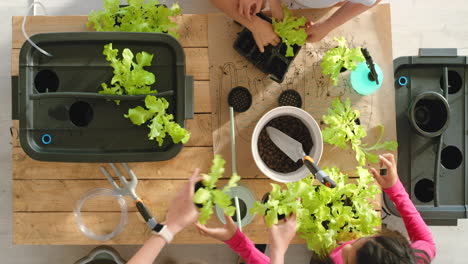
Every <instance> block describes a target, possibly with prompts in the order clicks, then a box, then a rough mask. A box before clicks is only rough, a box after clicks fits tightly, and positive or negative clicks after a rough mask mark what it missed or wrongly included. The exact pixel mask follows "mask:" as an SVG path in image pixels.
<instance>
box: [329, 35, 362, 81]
mask: <svg viewBox="0 0 468 264" xmlns="http://www.w3.org/2000/svg"><path fill="white" fill-rule="evenodd" d="M335 41H336V42H337V43H338V46H337V47H335V48H332V49H330V50H328V51H327V52H326V53H325V56H324V57H323V60H322V63H320V67H321V68H322V73H323V74H324V75H328V74H329V75H330V79H331V80H332V81H333V85H337V84H338V77H339V76H340V71H341V68H343V67H344V68H346V69H348V70H350V71H353V70H355V69H356V67H357V64H358V63H360V62H364V61H365V59H364V56H363V55H362V52H361V48H360V47H357V48H353V49H350V48H348V44H347V42H346V39H345V38H344V37H340V38H335Z"/></svg>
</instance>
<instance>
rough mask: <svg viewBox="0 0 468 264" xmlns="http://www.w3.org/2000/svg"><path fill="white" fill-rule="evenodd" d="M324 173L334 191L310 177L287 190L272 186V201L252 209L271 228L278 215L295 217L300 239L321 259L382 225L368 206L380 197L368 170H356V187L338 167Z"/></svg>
mask: <svg viewBox="0 0 468 264" xmlns="http://www.w3.org/2000/svg"><path fill="white" fill-rule="evenodd" d="M323 169H324V170H325V172H327V173H328V175H330V177H331V178H332V179H333V180H334V181H335V182H336V184H337V185H336V187H335V188H333V189H331V188H328V187H326V186H324V185H318V186H314V185H313V181H314V179H313V177H312V176H311V175H310V176H309V177H307V178H304V179H302V180H300V181H298V182H293V183H288V184H286V187H287V188H286V189H281V187H280V186H279V185H278V184H272V190H271V192H270V193H271V194H270V196H269V200H268V201H267V202H266V203H265V204H262V203H260V202H258V201H257V202H255V204H254V206H253V207H252V209H251V212H252V213H257V214H260V215H262V216H265V222H266V224H267V225H268V226H271V225H273V224H276V223H278V214H285V215H289V214H290V213H295V214H296V216H297V224H296V228H297V232H298V234H299V236H300V237H302V238H304V239H305V240H306V242H307V246H308V248H309V249H310V250H313V251H315V252H316V253H317V254H318V255H319V256H326V255H327V254H329V253H330V251H331V250H333V249H334V248H336V247H337V246H338V245H337V242H338V241H348V240H351V239H356V238H359V237H363V236H369V235H373V234H375V233H376V232H377V231H378V229H377V227H378V226H379V225H380V224H381V220H380V217H379V215H378V213H377V212H376V211H375V210H374V207H373V205H372V203H370V202H369V201H370V200H371V199H375V197H376V195H377V194H379V193H380V188H379V187H378V185H376V184H374V178H373V177H372V175H371V174H370V173H369V172H368V171H367V170H366V169H365V168H363V167H358V168H357V171H356V174H357V175H359V179H358V181H357V183H350V182H349V177H348V176H347V175H346V174H344V173H342V172H341V171H340V170H339V169H338V168H336V167H333V168H323Z"/></svg>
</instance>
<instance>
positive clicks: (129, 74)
mask: <svg viewBox="0 0 468 264" xmlns="http://www.w3.org/2000/svg"><path fill="white" fill-rule="evenodd" d="M102 54H104V55H106V60H107V61H109V62H110V66H111V67H112V68H114V71H113V72H114V77H112V80H111V83H110V85H109V86H108V85H107V84H106V83H101V87H102V91H99V93H100V94H116V95H123V94H127V95H141V94H151V93H156V92H157V91H156V90H151V85H152V84H154V82H155V81H156V78H155V76H154V74H153V73H151V72H149V71H146V70H145V69H143V67H145V66H151V61H152V60H153V55H152V54H149V53H147V52H144V51H142V52H139V53H137V54H136V56H133V52H132V51H131V50H129V49H124V50H123V51H122V58H121V59H120V58H119V57H118V55H119V50H118V49H113V48H112V43H109V44H107V45H105V46H104V51H103V52H102ZM134 58H136V62H135V61H134ZM116 103H117V104H119V101H116Z"/></svg>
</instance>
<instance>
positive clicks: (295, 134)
mask: <svg viewBox="0 0 468 264" xmlns="http://www.w3.org/2000/svg"><path fill="white" fill-rule="evenodd" d="M268 126H272V127H274V128H276V129H279V130H280V131H282V132H283V133H285V134H286V135H288V136H290V137H292V138H294V139H295V140H297V141H299V142H301V143H302V148H303V150H304V152H305V153H310V151H311V149H312V146H313V142H312V137H311V135H310V132H309V130H308V129H307V127H306V126H305V125H304V124H303V123H302V121H301V120H299V119H298V118H296V117H293V116H279V117H277V118H274V119H272V120H271V121H270V122H268V123H267V124H266V125H265V127H263V129H262V131H261V132H260V135H259V137H258V143H257V147H258V152H259V154H260V157H261V158H262V160H263V162H265V164H266V165H267V166H268V167H269V168H270V169H272V170H274V171H277V172H281V173H289V172H293V171H296V170H298V169H299V168H300V167H302V165H303V162H302V160H299V161H297V162H295V161H292V160H291V159H290V158H289V157H288V156H287V155H286V154H284V153H283V151H281V150H280V149H279V148H278V147H277V146H276V145H275V143H273V141H271V139H270V137H269V136H268V133H267V131H266V128H267V127H268Z"/></svg>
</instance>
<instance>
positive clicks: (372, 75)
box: [361, 48, 379, 84]
mask: <svg viewBox="0 0 468 264" xmlns="http://www.w3.org/2000/svg"><path fill="white" fill-rule="evenodd" d="M361 52H362V55H363V56H364V58H365V59H366V64H367V67H369V70H370V72H369V75H368V76H367V77H368V78H369V80H370V81H372V82H375V83H376V84H379V75H378V74H377V71H376V70H375V65H374V60H373V59H372V57H371V55H370V53H369V51H368V50H367V49H366V48H361Z"/></svg>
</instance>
